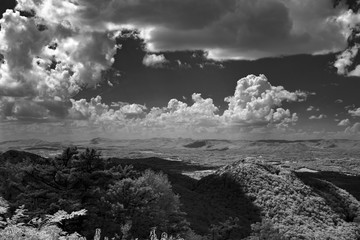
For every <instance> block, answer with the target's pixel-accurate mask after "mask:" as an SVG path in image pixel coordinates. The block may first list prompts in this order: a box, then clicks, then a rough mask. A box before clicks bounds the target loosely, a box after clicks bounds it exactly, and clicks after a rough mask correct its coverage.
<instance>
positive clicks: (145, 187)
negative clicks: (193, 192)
mask: <svg viewBox="0 0 360 240" xmlns="http://www.w3.org/2000/svg"><path fill="white" fill-rule="evenodd" d="M103 201H104V202H105V203H106V204H107V206H108V209H109V210H110V211H109V213H110V216H109V217H111V218H112V219H113V222H115V223H117V224H118V226H125V225H126V224H128V225H129V224H130V225H131V228H130V233H131V236H133V237H140V238H146V237H147V235H148V231H149V229H151V228H153V227H158V229H159V230H160V231H164V232H168V233H170V234H173V233H174V234H175V233H183V232H185V231H187V230H188V229H189V225H188V223H187V222H186V221H185V218H184V213H183V212H181V211H180V201H179V197H178V196H177V195H175V194H174V193H173V191H172V189H171V185H170V182H169V181H168V179H167V177H166V175H164V174H163V173H155V172H153V171H151V170H147V171H145V172H144V173H143V174H142V175H141V176H140V177H139V178H135V179H132V178H125V179H122V180H118V181H116V182H115V183H114V184H112V185H110V187H109V189H108V191H107V194H106V196H105V197H104V198H103ZM114 228H115V229H116V228H117V229H120V228H119V227H114ZM117 234H118V235H121V234H122V233H121V232H119V231H117Z"/></svg>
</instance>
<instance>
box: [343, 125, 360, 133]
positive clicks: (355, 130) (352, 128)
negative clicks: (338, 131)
mask: <svg viewBox="0 0 360 240" xmlns="http://www.w3.org/2000/svg"><path fill="white" fill-rule="evenodd" d="M345 133H346V134H349V135H357V134H359V133H360V123H359V122H357V123H354V125H352V126H349V127H347V128H346V129H345Z"/></svg>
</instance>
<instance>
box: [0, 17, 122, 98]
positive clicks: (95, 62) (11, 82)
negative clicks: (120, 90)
mask: <svg viewBox="0 0 360 240" xmlns="http://www.w3.org/2000/svg"><path fill="white" fill-rule="evenodd" d="M49 17H51V16H48V18H46V19H41V18H38V17H33V18H26V17H22V16H20V13H19V12H18V11H15V12H13V11H11V10H8V11H7V12H6V13H4V15H3V18H2V19H1V20H0V24H1V31H0V53H1V54H2V55H3V56H4V63H3V64H1V65H0V76H1V80H0V89H1V91H0V95H2V96H22V97H23V96H37V97H40V98H43V99H51V98H55V97H58V98H62V99H68V98H69V97H71V96H72V95H74V94H76V93H77V92H78V91H79V90H80V89H81V87H83V86H96V84H97V83H98V82H99V80H100V76H101V71H102V70H105V69H107V68H108V67H109V66H110V65H111V63H112V61H113V59H112V57H113V55H114V54H115V40H114V38H111V37H110V36H109V35H108V34H107V33H103V32H90V31H83V30H81V29H79V26H76V25H73V24H72V23H71V22H70V21H67V20H66V19H64V20H63V21H61V22H53V19H49ZM40 26H44V27H42V29H41V28H40Z"/></svg>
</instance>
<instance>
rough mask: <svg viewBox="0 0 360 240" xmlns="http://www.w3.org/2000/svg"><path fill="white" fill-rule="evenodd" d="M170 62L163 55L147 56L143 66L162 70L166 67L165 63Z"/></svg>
mask: <svg viewBox="0 0 360 240" xmlns="http://www.w3.org/2000/svg"><path fill="white" fill-rule="evenodd" d="M168 62H169V61H168V60H167V59H166V58H165V56H164V55H163V54H160V55H156V54H146V55H145V56H144V59H143V64H144V65H145V66H147V67H153V68H161V67H163V66H164V64H165V63H168Z"/></svg>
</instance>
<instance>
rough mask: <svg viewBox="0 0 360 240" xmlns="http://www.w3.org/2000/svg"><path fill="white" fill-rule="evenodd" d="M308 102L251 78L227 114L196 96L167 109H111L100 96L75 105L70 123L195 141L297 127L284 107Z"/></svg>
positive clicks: (244, 80)
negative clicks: (216, 136) (226, 133)
mask: <svg viewBox="0 0 360 240" xmlns="http://www.w3.org/2000/svg"><path fill="white" fill-rule="evenodd" d="M305 98H306V94H305V93H303V92H300V91H296V92H289V91H287V90H285V89H284V88H283V87H281V86H277V87H275V86H272V85H271V84H270V83H269V82H268V80H267V78H266V77H265V76H264V75H259V76H255V75H249V76H247V77H244V78H242V79H240V80H239V81H238V83H237V87H236V90H235V93H234V96H230V97H227V98H226V99H225V100H226V101H227V102H228V103H229V106H228V109H226V110H225V111H224V113H223V114H220V110H219V109H218V107H216V105H215V104H214V102H213V100H212V99H211V98H203V97H202V96H201V94H199V93H194V94H193V95H192V101H193V103H192V104H191V105H188V104H187V103H185V102H182V101H180V100H177V99H171V100H170V101H169V102H168V104H167V106H166V107H162V108H159V107H154V108H152V109H149V110H148V109H147V108H146V107H145V106H143V105H139V104H128V103H118V104H116V103H113V104H111V106H109V105H106V104H104V103H102V99H101V97H100V96H97V97H96V98H92V99H91V100H90V101H89V102H87V101H86V100H85V99H81V100H78V101H75V100H71V103H72V107H71V109H70V110H69V116H68V119H72V121H73V124H75V125H76V126H78V127H79V126H92V128H98V127H101V128H102V129H106V130H104V131H110V132H111V133H116V132H122V133H123V134H130V135H131V134H135V135H136V134H137V135H141V136H144V135H146V136H152V137H154V136H168V137H169V136H172V137H174V136H187V137H189V136H190V137H196V136H200V135H201V136H204V135H206V134H224V132H229V131H230V134H235V135H236V134H238V133H239V132H242V131H247V132H250V131H255V130H254V129H258V131H266V129H268V130H269V131H271V130H272V129H279V128H280V129H286V128H287V127H288V126H289V125H292V124H295V122H296V121H297V115H296V113H290V110H289V109H283V108H281V105H282V103H283V102H296V101H303V100H304V99H305ZM231 129H233V130H231ZM124 132H125V133H124ZM206 136H207V135H206Z"/></svg>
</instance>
